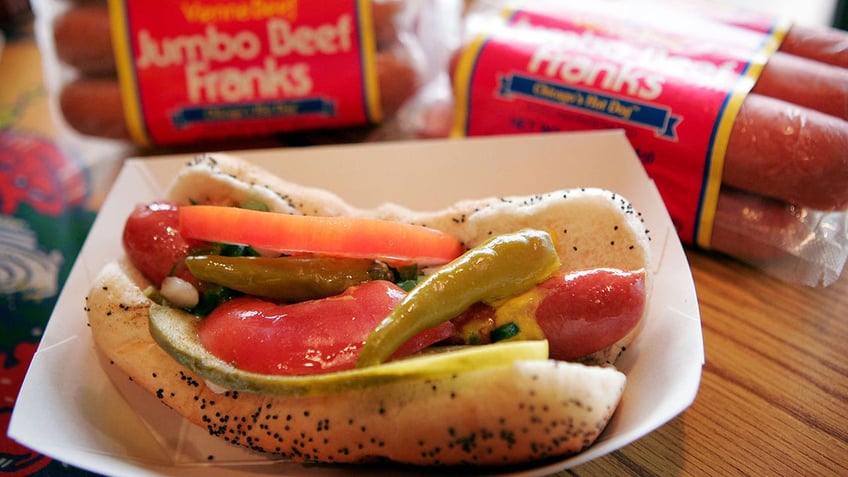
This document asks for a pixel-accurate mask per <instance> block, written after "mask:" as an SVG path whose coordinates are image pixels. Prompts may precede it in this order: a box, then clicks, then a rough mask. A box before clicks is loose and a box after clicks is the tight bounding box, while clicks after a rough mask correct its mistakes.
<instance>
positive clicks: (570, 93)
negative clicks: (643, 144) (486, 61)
mask: <svg viewBox="0 0 848 477" xmlns="http://www.w3.org/2000/svg"><path fill="white" fill-rule="evenodd" d="M498 94H499V95H500V96H503V97H506V98H509V97H510V96H523V97H526V98H530V99H535V100H537V101H541V102H545V103H548V104H553V105H556V106H561V107H567V108H575V109H579V110H581V111H586V112H589V113H594V114H600V115H603V116H606V117H608V118H611V119H615V120H618V121H622V122H625V123H628V124H633V125H636V126H640V127H645V128H648V129H653V130H655V131H656V134H657V136H659V137H663V138H666V139H669V140H671V141H676V140H677V132H676V131H675V128H676V127H677V125H678V124H679V123H680V119H681V118H680V117H679V116H673V115H672V114H671V109H670V108H666V107H657V106H653V105H650V104H648V103H642V102H639V101H633V100H631V99H624V98H619V97H616V96H612V95H607V94H603V93H598V92H595V91H590V90H586V89H582V88H576V87H573V86H566V85H563V84H560V83H554V82H550V81H546V80H544V79H539V78H533V77H530V76H524V75H520V74H515V73H511V74H509V75H507V76H505V77H503V78H501V87H500V90H499V91H498Z"/></svg>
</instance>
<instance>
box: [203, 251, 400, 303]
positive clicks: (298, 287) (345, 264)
mask: <svg viewBox="0 0 848 477" xmlns="http://www.w3.org/2000/svg"><path fill="white" fill-rule="evenodd" d="M186 265H187V266H188V269H189V271H191V273H192V274H193V275H194V276H195V277H197V278H198V279H200V280H203V281H206V282H211V283H216V284H218V285H222V286H224V287H227V288H231V289H233V290H237V291H240V292H243V293H247V294H250V295H254V296H259V297H264V298H271V299H275V300H282V301H286V302H297V301H304V300H312V299H315V298H324V297H328V296H333V295H338V294H339V293H342V292H344V291H345V290H346V289H347V288H348V287H351V286H353V285H357V284H360V283H363V282H366V281H369V280H389V281H393V280H394V278H395V276H394V273H393V272H392V270H391V269H390V268H389V266H388V265H386V264H385V263H383V262H379V261H377V260H371V259H360V258H343V257H312V256H310V257H294V256H290V257H225V256H221V255H199V256H192V257H187V258H186Z"/></svg>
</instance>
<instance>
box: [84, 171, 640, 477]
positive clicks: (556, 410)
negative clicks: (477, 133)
mask: <svg viewBox="0 0 848 477" xmlns="http://www.w3.org/2000/svg"><path fill="white" fill-rule="evenodd" d="M169 199H171V200H174V201H176V202H178V203H183V204H186V203H211V204H222V205H223V204H227V205H237V204H240V203H243V202H244V201H245V200H247V199H258V200H261V201H263V202H265V203H266V204H268V205H269V207H270V209H271V210H272V211H277V212H285V213H296V214H317V215H330V214H332V215H353V214H357V215H367V216H373V217H379V218H385V219H392V220H399V221H403V222H409V223H414V224H424V225H427V226H429V227H433V228H437V229H441V230H444V231H446V232H448V233H450V234H453V235H455V236H456V237H459V238H460V239H461V240H462V241H463V242H464V243H465V244H466V245H467V246H469V247H471V246H474V245H476V244H478V243H480V242H482V241H484V240H486V239H487V238H488V237H489V236H490V235H491V234H498V233H502V232H508V231H515V230H518V229H520V228H524V227H528V226H532V227H535V228H546V229H547V230H548V231H549V232H551V233H552V234H554V236H555V237H556V241H557V247H558V251H559V252H560V256H561V259H562V261H563V267H564V268H567V269H569V270H578V269H585V268H594V267H616V268H621V269H624V270H636V269H645V270H646V272H648V273H646V285H647V286H648V288H650V287H649V285H650V276H651V274H650V267H649V264H650V257H649V247H648V236H647V232H646V231H645V229H644V226H643V225H642V221H641V218H640V217H639V215H638V214H637V213H636V212H635V211H634V210H633V209H632V207H631V206H630V204H629V203H628V202H627V201H626V200H625V199H623V198H621V197H618V196H616V195H615V194H613V193H612V192H609V191H604V190H599V189H585V190H570V191H559V192H552V193H549V194H545V195H540V196H533V197H527V198H517V197H513V198H490V199H484V200H474V201H465V202H461V203H458V204H456V205H454V206H453V207H451V208H449V209H446V210H444V211H434V212H415V211H411V210H409V209H406V208H403V207H400V206H397V205H393V204H387V205H384V206H381V207H379V208H377V209H373V210H361V209H356V208H353V207H351V206H350V205H348V204H346V203H345V202H344V201H343V200H342V199H341V198H339V197H337V196H335V195H333V194H332V193H329V192H327V191H323V190H319V189H313V188H307V187H302V186H299V185H296V184H292V183H289V182H286V181H284V180H283V179H280V178H278V177H275V176H273V175H271V174H269V173H267V172H265V171H263V170H262V169H260V168H258V167H255V166H253V165H251V164H249V163H246V162H244V161H241V160H239V159H238V158H235V157H231V156H225V155H207V156H202V157H199V158H198V159H197V160H195V161H194V162H192V163H191V164H189V165H187V167H185V168H184V170H183V171H182V173H181V174H180V175H179V176H178V177H177V178H176V180H175V182H174V184H173V187H172V188H171V190H170V195H169ZM148 285H149V283H148V282H147V281H146V280H145V279H144V277H143V276H141V274H140V273H139V272H138V271H137V270H136V269H135V268H134V267H133V266H132V265H130V264H129V263H127V262H124V261H116V262H113V263H111V264H109V265H107V266H106V267H105V268H104V269H103V270H102V271H101V272H100V274H99V275H98V277H97V279H96V281H95V283H94V284H93V285H92V287H91V290H90V293H89V295H88V297H87V298H86V300H87V303H86V309H87V312H88V319H89V324H90V326H91V330H92V334H93V338H94V341H95V344H96V345H97V347H98V349H99V350H100V351H101V352H102V353H103V354H105V356H106V357H107V358H108V360H109V362H111V363H112V364H114V365H115V366H117V367H119V368H120V369H121V370H122V371H123V372H124V373H125V374H127V375H128V376H129V377H130V378H131V379H132V380H133V381H134V382H136V383H137V384H139V385H140V386H142V387H143V388H144V389H146V390H147V391H148V392H150V393H152V394H154V395H156V396H157V397H158V398H159V399H160V400H161V401H162V402H163V403H164V404H165V405H167V406H169V407H171V408H173V409H174V410H176V411H177V412H178V413H179V414H181V415H183V416H185V417H186V418H187V419H188V420H190V421H191V422H193V423H195V424H197V425H199V426H202V427H204V428H206V429H208V431H209V432H210V434H212V435H216V436H219V437H221V438H223V439H225V440H227V441H229V442H231V443H233V444H237V445H240V446H244V447H247V448H249V449H253V450H256V451H260V452H264V453H269V454H273V455H275V456H279V457H283V458H288V459H292V460H295V461H303V462H324V463H358V462H370V461H383V460H389V461H393V462H399V463H404V464H414V465H504V464H517V463H526V462H529V461H534V460H539V459H545V458H550V457H555V456H563V455H567V454H571V453H575V452H579V451H581V450H582V449H584V448H585V447H587V446H588V445H591V443H593V442H594V441H595V440H596V439H597V437H598V436H599V435H600V433H601V432H602V430H603V429H604V427H605V426H606V424H607V422H608V421H609V419H610V418H611V416H612V414H613V412H614V411H615V409H616V407H617V405H618V403H619V401H620V399H621V396H622V393H623V390H624V386H625V381H626V378H625V376H624V375H623V374H622V373H621V372H619V371H617V370H615V369H614V367H612V366H586V365H584V364H579V363H565V362H561V361H553V360H544V361H541V360H540V361H518V362H516V363H514V364H513V365H511V366H503V367H494V368H488V369H480V370H475V371H473V372H463V373H460V374H458V375H454V376H449V377H443V378H434V379H429V380H426V381H415V382H403V383H395V384H379V385H373V386H370V387H367V388H363V389H359V390H355V391H348V392H345V393H339V394H331V395H323V396H302V397H271V396H265V395H260V394H252V393H246V392H236V391H226V392H223V393H218V392H215V390H213V389H212V388H210V387H209V386H207V384H206V383H205V382H204V380H203V379H202V378H200V377H199V376H197V375H195V374H193V373H192V372H191V371H189V370H188V369H187V368H185V367H183V366H181V365H180V364H179V363H177V362H176V361H175V360H174V359H173V358H171V356H170V355H168V354H167V353H166V352H165V351H163V350H162V349H161V348H160V347H159V346H158V345H157V344H156V343H155V342H154V341H153V338H152V337H151V336H150V333H149V331H148V313H149V307H150V305H151V304H152V302H151V301H150V300H149V299H148V298H147V297H146V296H145V295H144V293H143V291H142V290H144V289H145V288H146V287H147V286H148ZM646 309H647V307H646ZM637 332H638V330H634V331H633V332H631V333H630V334H629V335H628V337H627V338H626V339H624V340H622V341H621V342H619V343H618V344H617V345H616V346H613V347H611V348H610V349H609V350H605V351H604V352H600V353H596V355H594V356H592V357H588V358H587V360H586V361H588V362H590V363H603V362H610V363H612V362H614V360H615V358H616V357H617V355H618V353H619V352H620V351H621V350H622V349H623V347H625V346H627V344H628V343H629V342H630V341H631V340H632V339H633V338H634V337H635V335H636V333H637Z"/></svg>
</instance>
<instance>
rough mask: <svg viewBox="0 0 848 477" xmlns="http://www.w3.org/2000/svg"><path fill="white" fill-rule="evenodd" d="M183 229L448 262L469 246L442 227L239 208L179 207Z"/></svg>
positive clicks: (219, 237)
mask: <svg viewBox="0 0 848 477" xmlns="http://www.w3.org/2000/svg"><path fill="white" fill-rule="evenodd" d="M180 234H182V236H183V237H186V238H189V239H196V240H206V241H209V242H222V243H230V244H238V245H250V246H252V247H255V248H260V249H266V250H273V251H276V252H281V253H290V254H294V253H317V254H325V255H335V256H345V257H360V258H379V259H384V260H395V261H415V262H417V263H419V264H423V265H439V264H443V263H447V262H449V261H451V260H453V259H454V258H456V257H458V256H459V255H461V254H462V253H463V252H464V251H465V250H464V247H463V246H462V243H461V242H460V241H459V240H457V239H456V238H454V237H451V236H450V235H448V234H446V233H444V232H441V231H439V230H435V229H431V228H427V227H422V226H418V225H410V224H403V223H400V222H392V221H387V220H379V219H371V218H365V217H319V216H308V215H289V214H279V213H273V212H262V211H256V210H251V209H241V208H237V207H222V206H213V205H192V206H184V207H181V208H180Z"/></svg>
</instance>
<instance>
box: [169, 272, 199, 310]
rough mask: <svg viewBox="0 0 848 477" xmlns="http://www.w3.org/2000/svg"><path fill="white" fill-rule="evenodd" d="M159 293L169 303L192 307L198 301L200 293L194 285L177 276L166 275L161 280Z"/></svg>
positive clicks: (181, 306)
mask: <svg viewBox="0 0 848 477" xmlns="http://www.w3.org/2000/svg"><path fill="white" fill-rule="evenodd" d="M159 293H161V294H162V297H164V298H165V300H167V301H168V302H169V303H170V304H172V305H174V306H176V307H179V308H192V307H195V306H197V303H198V302H199V301H200V294H199V293H198V292H197V289H196V288H194V285H192V284H191V283H189V282H187V281H185V280H183V279H182V278H179V277H166V278H165V279H164V280H162V286H161V287H160V289H159Z"/></svg>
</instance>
